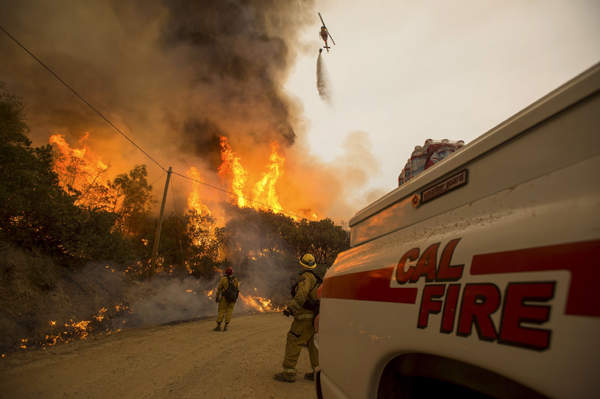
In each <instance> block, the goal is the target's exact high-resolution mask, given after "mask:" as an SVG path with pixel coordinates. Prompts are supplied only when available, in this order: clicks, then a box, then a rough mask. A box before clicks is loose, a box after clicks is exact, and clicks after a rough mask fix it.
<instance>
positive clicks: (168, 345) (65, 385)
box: [0, 313, 316, 399]
mask: <svg viewBox="0 0 600 399" xmlns="http://www.w3.org/2000/svg"><path fill="white" fill-rule="evenodd" d="M291 322H292V320H291V319H289V318H286V317H283V316H282V314H281V313H268V314H257V315H244V316H237V317H235V316H234V318H233V319H232V321H231V324H230V327H229V331H226V332H222V331H221V332H215V331H212V329H213V328H214V326H215V323H214V320H213V319H210V320H201V321H192V322H185V323H181V324H177V325H169V326H158V327H146V328H139V329H132V330H125V331H121V332H119V333H117V334H112V335H109V336H101V337H97V338H92V339H90V340H84V341H79V342H74V343H69V344H65V345H59V346H56V347H52V348H49V349H46V350H39V351H33V352H28V353H24V354H20V355H16V354H14V355H7V356H6V357H4V358H1V359H0V392H1V395H0V396H2V398H3V399H11V398H15V399H16V398H19V399H22V398H47V399H52V398H63V399H64V398H78V399H84V398H90V399H96V398H98V399H100V398H102V399H104V398H136V399H137V398H149V399H150V398H156V399H162V398H178V399H184V398H188V399H193V398H215V399H224V398H227V399H233V398H267V399H268V398H282V399H296V398H298V399H300V398H302V399H306V398H316V393H315V388H314V382H313V381H308V380H305V379H304V378H303V374H304V373H305V372H309V371H310V363H309V360H308V351H307V349H306V348H305V349H303V351H302V353H301V355H300V360H299V362H298V366H297V368H298V371H299V375H298V377H297V378H296V382H294V383H285V382H279V381H275V380H274V379H273V375H274V374H275V373H278V372H281V371H282V370H281V362H282V361H283V355H284V351H285V339H286V333H287V331H288V330H289V326H290V324H291Z"/></svg>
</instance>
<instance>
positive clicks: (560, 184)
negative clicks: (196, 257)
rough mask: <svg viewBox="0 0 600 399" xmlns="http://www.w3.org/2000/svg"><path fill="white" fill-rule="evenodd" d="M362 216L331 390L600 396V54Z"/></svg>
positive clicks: (327, 358)
mask: <svg viewBox="0 0 600 399" xmlns="http://www.w3.org/2000/svg"><path fill="white" fill-rule="evenodd" d="M415 194H417V195H420V198H419V200H417V199H416V198H415ZM350 227H351V249H350V250H348V251H346V252H344V253H342V254H340V255H339V256H338V258H337V260H336V261H335V263H334V264H333V266H332V267H331V268H330V270H329V271H328V272H327V274H326V276H325V279H324V283H323V286H322V297H321V311H320V316H319V321H318V337H317V341H318V346H319V358H320V366H321V371H320V372H319V374H318V378H317V394H318V397H319V398H325V399H364V398H388V397H428V396H430V395H433V394H436V395H437V394H441V393H445V394H448V392H449V391H448V390H452V389H454V390H455V392H456V393H458V394H463V393H468V395H467V396H469V395H474V396H475V397H479V396H477V395H479V393H484V394H486V395H489V396H491V397H498V398H516V397H538V396H539V397H552V398H598V397H600V378H599V372H600V65H596V66H594V67H593V68H591V69H590V70H588V71H586V72H585V73H583V74H581V75H580V76H578V77H577V78H575V79H573V80H572V81H570V82H568V83H567V84H565V85H564V86H562V87H560V88H559V89H557V90H555V91H554V92H552V93H550V94H549V95H547V96H546V97H544V98H542V99H541V100H539V101H538V102H536V103H534V104H533V105H531V106H529V107H528V108H526V109H525V110H523V111H522V112H520V113H519V114H517V115H515V116H514V117H512V118H510V119H509V120H507V121H506V122H504V123H502V124H501V125H499V126H498V127H496V128H494V129H492V130H491V131H489V132H488V133H486V134H484V135H483V136H481V137H479V138H478V139H476V140H475V141H473V142H471V143H469V144H468V145H467V146H465V147H464V148H462V149H461V150H460V151H458V152H456V153H455V154H453V155H451V156H450V157H449V158H447V159H445V160H444V161H443V162H440V163H439V164H437V165H435V166H434V167H432V168H430V169H428V170H426V171H425V172H424V173H422V174H420V175H419V176H417V177H416V178H415V179H413V180H410V181H409V182H408V183H406V184H405V185H403V186H400V187H398V188H397V189H395V190H394V191H392V192H390V193H389V194H387V195H385V196H384V197H383V198H381V199H379V200H378V201H376V202H374V203H373V204H371V205H370V206H368V207H367V208H365V209H363V210H361V211H360V212H358V213H357V214H356V215H355V216H354V217H353V218H352V219H351V220H350ZM440 381H441V382H440ZM461 387H462V388H461ZM464 388H466V389H464ZM436 389H438V390H436ZM450 396H451V395H450Z"/></svg>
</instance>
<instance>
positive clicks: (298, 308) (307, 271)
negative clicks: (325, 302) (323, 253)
mask: <svg viewBox="0 0 600 399" xmlns="http://www.w3.org/2000/svg"><path fill="white" fill-rule="evenodd" d="M300 266H301V267H302V271H301V272H300V278H299V279H298V284H296V285H295V286H294V287H293V288H292V296H293V299H292V300H291V301H290V303H289V304H288V305H287V307H286V308H285V309H284V311H283V314H284V316H287V317H289V316H294V321H293V322H292V327H291V328H290V331H289V332H288V334H287V343H286V346H285V358H284V360H283V364H282V365H283V373H278V374H275V376H274V377H273V378H275V379H276V380H278V381H286V382H293V381H294V380H295V379H296V374H297V373H298V371H297V370H296V368H295V367H296V363H297V362H298V357H300V351H301V350H302V347H303V346H304V344H306V345H307V346H308V355H309V358H310V365H311V367H312V372H310V373H306V374H304V378H306V379H307V380H314V379H315V369H316V368H317V367H319V351H318V349H317V347H316V346H315V341H314V339H313V337H314V335H315V333H316V331H315V326H314V322H313V320H314V317H315V316H316V314H317V313H318V301H317V289H318V288H319V284H320V282H321V279H320V278H318V277H317V276H316V275H315V274H314V270H315V267H316V266H317V264H316V263H315V258H314V257H313V256H312V255H311V254H305V255H303V256H302V258H301V259H300Z"/></svg>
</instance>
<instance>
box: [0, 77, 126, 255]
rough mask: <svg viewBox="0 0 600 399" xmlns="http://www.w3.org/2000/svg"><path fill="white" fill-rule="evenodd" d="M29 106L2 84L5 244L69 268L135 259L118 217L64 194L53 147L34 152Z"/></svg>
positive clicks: (0, 192)
mask: <svg viewBox="0 0 600 399" xmlns="http://www.w3.org/2000/svg"><path fill="white" fill-rule="evenodd" d="M23 109H24V107H23V104H22V103H21V102H20V101H19V100H18V99H17V98H16V97H15V96H14V95H12V94H10V93H8V92H6V91H5V90H4V85H3V84H0V122H1V123H0V174H1V175H2V176H6V178H3V179H0V203H2V204H3V206H2V207H0V238H1V239H4V240H7V241H11V242H14V243H16V244H17V245H19V246H21V247H29V248H31V247H37V248H40V249H43V250H44V251H47V252H48V253H51V254H53V255H58V256H60V257H62V258H64V259H65V261H66V262H68V263H69V264H73V263H75V264H80V263H82V262H86V261H88V260H91V259H119V260H124V259H125V258H127V257H129V256H130V255H131V254H130V253H129V244H128V243H127V241H126V240H124V239H123V237H121V236H120V235H119V234H118V233H116V232H115V231H114V230H113V227H114V226H115V223H116V216H115V215H114V214H112V213H109V212H106V211H105V210H102V209H90V208H87V207H82V206H78V200H79V197H78V196H77V193H74V192H68V191H65V190H63V188H62V187H61V185H60V182H59V179H58V175H57V174H56V173H55V172H54V170H53V166H54V155H53V151H52V147H51V146H50V145H47V146H43V147H37V148H35V147H32V145H31V144H32V143H31V141H30V140H29V139H28V137H27V134H28V133H29V127H28V126H27V124H26V123H25V115H24V112H23Z"/></svg>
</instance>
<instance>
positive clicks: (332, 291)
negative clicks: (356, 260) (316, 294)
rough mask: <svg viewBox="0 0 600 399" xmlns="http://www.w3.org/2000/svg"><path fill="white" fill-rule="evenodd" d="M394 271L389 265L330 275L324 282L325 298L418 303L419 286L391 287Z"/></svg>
mask: <svg viewBox="0 0 600 399" xmlns="http://www.w3.org/2000/svg"><path fill="white" fill-rule="evenodd" d="M393 272H394V268H393V267H388V268H385V269H377V270H369V271H366V272H359V273H352V274H344V275H341V276H333V277H328V278H326V279H325V282H324V284H323V298H336V299H352V300H357V301H376V302H394V303H410V304H414V303H416V301H417V293H418V289H417V288H390V281H391V280H392V273H393Z"/></svg>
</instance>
